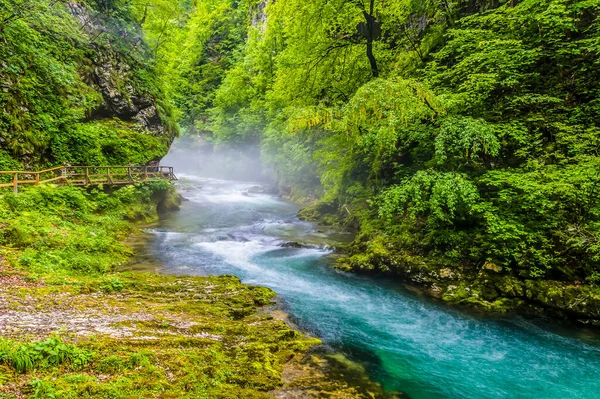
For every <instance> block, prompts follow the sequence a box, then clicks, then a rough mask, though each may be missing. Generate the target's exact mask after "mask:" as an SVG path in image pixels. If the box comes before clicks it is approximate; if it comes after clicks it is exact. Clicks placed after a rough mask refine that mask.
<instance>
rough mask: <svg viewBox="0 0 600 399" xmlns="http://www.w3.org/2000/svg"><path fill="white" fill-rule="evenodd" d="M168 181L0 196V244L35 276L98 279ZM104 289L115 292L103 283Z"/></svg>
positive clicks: (151, 211) (148, 215)
mask: <svg viewBox="0 0 600 399" xmlns="http://www.w3.org/2000/svg"><path fill="white" fill-rule="evenodd" d="M170 190H173V188H172V187H171V186H170V184H169V183H168V182H158V181H157V182H150V183H148V184H139V185H136V186H127V187H124V188H122V189H119V190H116V191H115V192H114V193H106V192H104V191H101V190H98V189H94V190H91V191H90V192H86V191H82V190H81V189H79V188H74V187H57V186H48V185H42V186H38V187H35V188H31V189H29V190H25V191H22V192H20V193H19V194H16V195H15V194H9V193H6V194H4V195H2V196H0V204H2V205H1V206H0V244H1V245H2V246H4V247H5V248H10V249H13V250H17V251H19V252H18V253H19V260H18V262H19V264H20V265H21V266H22V267H24V268H25V269H27V270H30V271H34V272H37V273H46V272H53V273H59V274H60V273H76V274H103V273H107V272H110V271H112V270H114V268H115V267H117V266H118V265H120V264H122V263H124V262H125V261H126V260H127V259H128V258H129V257H130V255H131V251H130V250H129V249H128V248H127V247H126V246H125V245H123V244H122V243H121V242H120V239H121V238H122V237H123V236H124V235H125V234H128V233H130V232H131V231H132V227H131V226H130V225H129V224H128V223H127V220H130V221H139V220H144V221H147V220H153V219H155V218H156V217H157V213H156V212H157V209H156V208H157V203H158V202H159V200H160V199H161V198H163V197H164V196H166V195H167V193H168V192H169V191H170ZM106 289H107V290H110V291H113V290H118V289H119V282H118V281H108V280H107V281H106Z"/></svg>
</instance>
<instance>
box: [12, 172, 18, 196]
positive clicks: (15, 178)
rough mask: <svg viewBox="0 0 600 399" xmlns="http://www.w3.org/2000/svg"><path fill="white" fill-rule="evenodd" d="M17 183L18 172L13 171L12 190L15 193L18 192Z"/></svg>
mask: <svg viewBox="0 0 600 399" xmlns="http://www.w3.org/2000/svg"><path fill="white" fill-rule="evenodd" d="M18 184H19V174H18V173H15V174H14V175H13V192H14V193H15V194H16V193H18V192H19V187H18Z"/></svg>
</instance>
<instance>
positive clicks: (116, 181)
mask: <svg viewBox="0 0 600 399" xmlns="http://www.w3.org/2000/svg"><path fill="white" fill-rule="evenodd" d="M151 179H162V180H169V181H172V180H177V177H176V176H175V174H174V173H173V168H172V167H170V166H59V167H56V168H52V169H46V170H41V171H39V172H30V171H0V187H12V188H13V190H14V191H15V192H17V191H18V189H19V186H20V185H23V184H33V185H39V184H44V183H53V182H56V183H58V184H72V185H75V186H87V185H98V184H104V185H125V184H134V183H138V182H142V181H146V180H151Z"/></svg>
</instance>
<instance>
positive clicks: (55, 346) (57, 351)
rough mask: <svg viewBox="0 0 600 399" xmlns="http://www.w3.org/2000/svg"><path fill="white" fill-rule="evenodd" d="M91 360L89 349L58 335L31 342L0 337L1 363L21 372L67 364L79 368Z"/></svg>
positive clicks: (74, 368) (72, 368)
mask: <svg viewBox="0 0 600 399" xmlns="http://www.w3.org/2000/svg"><path fill="white" fill-rule="evenodd" d="M91 360H92V356H91V353H90V352H89V351H86V350H83V349H80V348H78V347H76V346H75V345H73V344H68V343H65V342H64V341H63V340H62V339H60V338H58V337H52V338H47V339H46V340H44V341H37V342H29V343H19V342H15V341H12V340H10V339H6V338H0V364H4V365H7V366H9V367H11V368H12V369H14V370H15V371H16V372H17V373H20V374H23V373H27V372H30V371H32V370H35V369H46V368H51V367H58V366H61V365H65V364H66V365H68V367H69V368H70V369H71V370H77V369H81V368H82V367H83V366H85V365H87V364H88V363H89V362H90V361H91ZM36 385H37V384H36Z"/></svg>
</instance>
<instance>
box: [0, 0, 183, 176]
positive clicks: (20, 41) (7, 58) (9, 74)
mask: <svg viewBox="0 0 600 399" xmlns="http://www.w3.org/2000/svg"><path fill="white" fill-rule="evenodd" d="M90 3H92V6H93V7H89V6H88V5H86V3H73V4H67V3H66V2H64V1H58V2H57V1H54V0H31V1H18V0H0V41H1V42H2V46H0V59H1V60H2V62H1V63H0V82H1V83H0V110H1V112H0V168H1V169H4V170H6V169H8V168H12V167H16V166H19V169H23V163H24V164H25V165H26V166H27V167H28V168H32V169H33V168H39V167H40V166H42V167H43V166H47V165H56V164H60V163H63V162H69V163H71V164H76V163H80V162H83V163H86V164H92V165H98V164H102V163H105V164H106V163H109V164H114V163H123V162H125V164H127V163H147V162H149V161H152V160H155V159H158V158H160V157H162V156H163V155H164V154H165V153H166V151H167V149H168V145H169V144H170V139H171V137H172V136H173V134H174V133H175V132H176V130H177V127H176V126H175V124H174V122H173V120H172V115H171V114H172V110H171V108H170V105H169V104H168V103H167V102H166V100H165V98H164V95H163V89H162V87H161V85H160V84H159V83H158V80H157V76H156V73H155V72H154V69H153V66H152V63H151V59H152V56H151V55H149V54H147V52H146V51H145V48H144V43H143V42H141V43H140V40H139V39H138V38H139V34H140V32H139V31H140V29H139V27H138V26H136V24H135V22H134V21H133V20H132V12H133V11H132V10H131V9H130V8H129V5H126V4H125V2H121V1H115V2H110V4H108V3H107V2H104V1H99V2H97V4H96V2H91V1H90ZM77 7H78V8H77ZM74 9H77V10H78V11H77V13H79V14H81V15H78V16H77V17H74V16H73V15H71V13H73V10H74ZM82 13H83V14H82ZM116 32H118V34H117V33H116ZM106 74H108V75H110V82H111V85H112V86H114V88H113V87H100V86H102V83H101V82H100V81H99V75H102V76H104V75H106ZM109 92H110V93H109ZM103 96H110V97H111V98H113V97H115V96H120V97H122V102H123V103H128V106H130V107H132V105H131V104H133V102H134V100H135V101H137V102H138V103H140V102H145V103H151V104H152V105H155V107H156V109H157V114H158V115H157V116H156V119H157V120H156V121H155V122H156V123H158V124H160V125H161V126H162V128H163V129H164V131H163V132H159V133H156V134H154V136H153V135H152V134H151V132H150V131H147V130H146V129H145V128H144V127H142V124H140V123H137V121H136V120H135V119H133V115H125V114H124V113H123V112H122V111H119V112H116V111H114V110H112V109H111V107H110V106H109V107H108V108H107V106H106V105H105V104H103V103H105V102H106V98H103ZM146 106H147V105H144V106H143V107H146ZM138 107H139V106H138ZM143 107H142V108H143ZM134 108H135V107H134ZM134 114H135V113H134ZM113 116H114V117H118V118H120V119H121V120H120V121H119V120H111V119H110V118H111V117H113ZM91 119H93V120H91ZM134 122H135V123H134Z"/></svg>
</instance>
